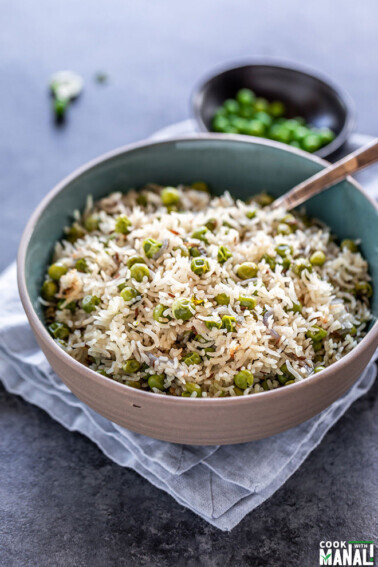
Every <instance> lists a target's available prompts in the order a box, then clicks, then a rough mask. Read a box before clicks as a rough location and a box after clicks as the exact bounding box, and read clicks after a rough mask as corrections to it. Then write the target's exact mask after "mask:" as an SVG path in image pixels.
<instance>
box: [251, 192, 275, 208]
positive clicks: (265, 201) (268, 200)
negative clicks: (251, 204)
mask: <svg viewBox="0 0 378 567" xmlns="http://www.w3.org/2000/svg"><path fill="white" fill-rule="evenodd" d="M253 200H254V201H256V203H258V204H259V205H260V207H268V206H269V205H271V204H272V203H273V201H274V197H273V196H272V195H269V193H259V194H258V195H255V196H254V197H253Z"/></svg>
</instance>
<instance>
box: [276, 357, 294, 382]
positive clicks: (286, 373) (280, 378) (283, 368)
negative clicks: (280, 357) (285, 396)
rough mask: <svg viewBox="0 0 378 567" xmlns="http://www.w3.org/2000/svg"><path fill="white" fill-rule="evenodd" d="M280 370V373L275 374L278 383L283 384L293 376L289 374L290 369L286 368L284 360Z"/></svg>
mask: <svg viewBox="0 0 378 567" xmlns="http://www.w3.org/2000/svg"><path fill="white" fill-rule="evenodd" d="M280 370H281V372H282V374H277V380H278V381H279V383H280V384H283V385H284V384H286V382H287V381H288V380H289V379H290V378H294V376H293V374H291V372H290V370H289V369H288V367H287V364H286V362H285V364H283V365H282V366H281V368H280Z"/></svg>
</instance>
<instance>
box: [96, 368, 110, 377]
mask: <svg viewBox="0 0 378 567" xmlns="http://www.w3.org/2000/svg"><path fill="white" fill-rule="evenodd" d="M96 372H97V374H101V376H106V378H109V374H108V373H107V372H106V371H105V370H103V369H102V368H101V369H100V370H96Z"/></svg>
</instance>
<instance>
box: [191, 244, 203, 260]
mask: <svg viewBox="0 0 378 567" xmlns="http://www.w3.org/2000/svg"><path fill="white" fill-rule="evenodd" d="M189 255H190V256H191V257H192V258H198V256H201V252H200V249H199V248H198V246H191V247H190V248H189Z"/></svg>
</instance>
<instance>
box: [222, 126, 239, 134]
mask: <svg viewBox="0 0 378 567" xmlns="http://www.w3.org/2000/svg"><path fill="white" fill-rule="evenodd" d="M224 133H225V134H238V129H237V128H235V126H232V125H230V126H227V128H225V129H224Z"/></svg>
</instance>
